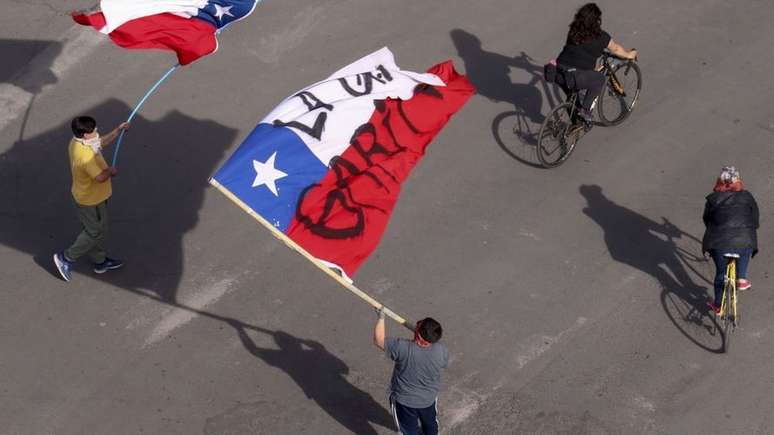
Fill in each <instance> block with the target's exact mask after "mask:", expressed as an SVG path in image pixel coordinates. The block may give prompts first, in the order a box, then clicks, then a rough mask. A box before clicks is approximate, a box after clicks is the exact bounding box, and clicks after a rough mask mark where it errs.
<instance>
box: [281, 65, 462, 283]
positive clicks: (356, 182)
mask: <svg viewBox="0 0 774 435" xmlns="http://www.w3.org/2000/svg"><path fill="white" fill-rule="evenodd" d="M428 72H430V73H433V74H436V75H437V76H439V77H440V78H441V79H442V80H443V81H444V82H445V83H446V86H445V87H433V86H429V85H420V86H419V87H417V89H416V90H415V93H414V96H413V98H411V99H409V100H406V101H401V100H391V99H388V100H386V101H380V102H378V104H377V110H376V111H375V112H374V114H373V115H372V117H371V119H370V120H369V122H368V123H367V124H365V125H363V126H362V127H360V128H359V129H358V131H357V132H355V135H354V136H353V138H352V142H351V145H350V147H349V148H347V150H346V151H345V152H344V153H343V154H342V155H341V156H340V158H339V159H338V160H337V161H335V162H333V163H332V164H331V170H330V171H329V172H328V174H327V175H326V176H325V178H323V180H322V181H321V182H320V183H319V184H316V185H314V186H311V187H310V189H309V190H308V191H307V192H306V194H305V195H303V196H302V197H301V199H300V200H299V207H298V209H297V213H296V218H295V219H294V220H293V222H291V224H290V226H289V227H288V229H287V234H288V236H290V238H292V239H293V240H294V241H295V242H296V243H298V244H299V245H301V246H302V247H304V249H306V250H307V251H308V252H309V253H311V254H312V255H314V256H315V257H317V258H320V259H322V260H326V261H328V262H331V263H334V264H336V265H338V266H340V267H342V268H343V269H344V271H345V272H346V273H347V274H348V275H350V276H352V275H353V274H354V273H355V271H356V270H357V269H358V267H360V265H361V264H362V263H363V261H365V260H366V258H368V256H369V255H370V254H371V253H372V252H373V251H374V249H376V246H377V245H378V244H379V241H380V240H381V238H382V235H383V234H384V231H385V230H386V228H387V223H388V221H389V219H390V215H391V213H392V210H393V208H394V206H395V203H396V201H397V200H398V195H399V194H400V185H401V183H402V182H403V181H405V180H406V179H407V178H408V176H409V173H410V172H411V170H412V169H413V168H414V166H415V165H416V164H417V163H418V162H419V160H420V159H421V158H422V157H423V156H424V153H425V148H426V147H427V145H428V144H429V143H430V141H432V140H433V138H434V137H435V136H436V135H437V134H438V133H439V132H440V131H441V129H442V128H443V127H444V126H445V125H446V123H447V122H448V120H449V118H451V116H452V115H453V114H454V113H455V112H457V111H458V110H459V109H460V108H461V107H462V106H463V105H464V104H465V102H466V101H467V100H468V98H470V96H471V95H473V94H474V93H475V88H474V87H473V85H471V84H470V82H469V81H468V80H467V79H466V78H465V76H462V75H460V74H458V73H457V72H456V71H455V70H454V65H453V64H452V63H451V61H448V62H445V63H442V64H440V65H436V66H434V67H433V68H431V69H430V70H429V71H428Z"/></svg>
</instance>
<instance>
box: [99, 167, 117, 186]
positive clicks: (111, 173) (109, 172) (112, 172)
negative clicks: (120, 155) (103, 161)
mask: <svg viewBox="0 0 774 435" xmlns="http://www.w3.org/2000/svg"><path fill="white" fill-rule="evenodd" d="M117 174H118V169H116V168H115V166H111V167H109V168H107V169H105V170H103V171H102V172H100V173H99V175H97V176H96V177H94V179H95V180H97V182H98V183H104V182H105V181H107V180H109V179H110V178H111V177H115V176H116V175H117Z"/></svg>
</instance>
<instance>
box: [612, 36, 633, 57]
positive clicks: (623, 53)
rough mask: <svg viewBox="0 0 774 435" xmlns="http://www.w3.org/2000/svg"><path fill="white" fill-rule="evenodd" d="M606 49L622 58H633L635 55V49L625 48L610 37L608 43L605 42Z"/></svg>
mask: <svg viewBox="0 0 774 435" xmlns="http://www.w3.org/2000/svg"><path fill="white" fill-rule="evenodd" d="M607 49H608V50H609V51H610V52H611V53H613V54H614V55H616V56H618V57H622V58H624V59H635V58H636V57H637V50H627V49H625V48H623V47H622V46H621V45H620V44H618V43H617V42H615V41H613V39H612V38H611V39H610V43H608V44H607Z"/></svg>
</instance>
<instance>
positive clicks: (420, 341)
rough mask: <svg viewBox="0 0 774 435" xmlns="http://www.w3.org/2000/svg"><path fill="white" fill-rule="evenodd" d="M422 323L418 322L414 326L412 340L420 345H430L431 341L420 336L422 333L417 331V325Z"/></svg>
mask: <svg viewBox="0 0 774 435" xmlns="http://www.w3.org/2000/svg"><path fill="white" fill-rule="evenodd" d="M420 325H422V323H418V324H417V327H416V328H414V341H415V342H416V343H417V344H418V345H419V346H420V347H427V346H430V345H431V344H432V343H430V342H429V341H427V340H425V339H424V338H422V335H421V334H420V333H419V326H420Z"/></svg>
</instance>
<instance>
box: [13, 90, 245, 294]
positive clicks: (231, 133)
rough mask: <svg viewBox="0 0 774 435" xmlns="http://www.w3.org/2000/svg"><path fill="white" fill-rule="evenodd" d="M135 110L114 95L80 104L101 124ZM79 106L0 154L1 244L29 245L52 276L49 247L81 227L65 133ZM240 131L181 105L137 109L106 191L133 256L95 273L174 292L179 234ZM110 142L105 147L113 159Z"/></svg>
mask: <svg viewBox="0 0 774 435" xmlns="http://www.w3.org/2000/svg"><path fill="white" fill-rule="evenodd" d="M129 111H130V107H128V106H127V105H126V104H125V103H123V102H121V101H118V100H109V101H107V102H105V103H102V104H100V105H98V106H95V107H93V108H91V109H89V110H86V111H84V112H83V114H91V115H93V116H94V117H95V118H96V119H97V122H98V123H99V125H100V127H102V129H103V131H104V130H106V129H108V128H112V127H113V126H115V125H117V124H118V123H120V122H121V121H122V120H123V119H125V117H126V115H127V114H128V113H129ZM80 114H82V113H69V114H67V115H65V116H63V120H62V123H61V124H60V125H57V126H55V127H53V128H52V129H50V130H48V131H46V132H44V133H42V134H40V135H38V136H35V137H32V138H29V139H27V140H23V141H22V140H20V141H17V142H16V143H14V144H13V146H12V147H11V148H10V149H9V150H8V151H7V152H5V153H3V154H1V155H0V185H2V186H3V189H0V244H3V245H5V246H8V247H10V248H13V249H16V250H18V251H21V252H24V253H27V254H30V255H31V256H33V258H34V260H35V261H36V262H37V263H38V264H39V265H41V267H43V268H44V269H45V270H47V271H49V272H50V273H51V274H52V275H53V276H56V277H58V274H56V272H55V270H54V267H53V265H52V263H51V255H52V254H53V253H54V252H55V251H57V250H61V249H64V248H65V247H67V246H68V245H69V244H70V243H72V241H73V240H74V238H75V236H76V235H77V234H78V231H79V223H78V221H77V219H76V217H75V211H74V209H73V205H72V199H71V198H72V196H71V194H70V184H71V179H70V170H69V166H68V160H67V143H68V142H69V140H70V138H71V137H72V133H71V132H70V120H71V119H72V117H73V116H77V115H80ZM236 135H237V131H236V130H235V129H232V128H229V127H226V126H224V125H221V124H218V123H216V122H213V121H206V120H200V119H195V118H192V117H189V116H186V115H184V114H182V113H180V112H177V111H172V112H169V113H167V114H166V115H165V116H164V117H163V118H162V119H160V120H158V121H150V120H147V119H145V118H142V117H140V116H138V117H136V118H135V120H134V122H133V123H132V128H131V130H130V131H129V133H128V134H127V135H126V136H125V138H124V143H123V145H122V149H121V153H120V156H119V159H118V164H117V166H118V168H119V174H118V177H116V178H115V179H114V180H113V196H112V197H111V198H110V199H109V201H108V202H109V210H110V229H109V231H108V250H109V252H112V253H114V255H117V256H119V257H120V258H123V259H124V260H126V262H127V266H126V267H125V268H124V269H123V270H121V272H120V273H115V274H106V275H104V276H103V275H98V276H96V278H97V279H104V280H105V281H108V282H110V283H111V284H113V285H116V286H118V287H120V288H123V289H125V290H130V291H133V292H135V293H137V292H140V293H143V292H145V291H151V292H153V293H154V294H156V295H158V297H159V299H161V300H163V301H166V302H175V300H176V294H177V290H178V287H179V284H180V280H181V277H182V273H183V260H184V257H183V256H184V253H183V237H184V236H185V234H186V233H187V232H189V231H191V230H192V229H193V228H195V227H196V225H197V223H198V212H199V209H200V208H201V207H202V204H203V201H204V192H205V189H206V188H207V186H208V185H207V180H208V178H209V176H210V175H212V173H213V171H214V169H215V165H216V164H217V163H218V162H219V161H220V160H221V159H222V157H223V155H224V153H225V152H226V150H227V149H228V147H229V146H230V145H231V144H232V143H233V141H234V140H235V138H236ZM113 146H115V145H113ZM113 146H111V147H110V148H108V149H107V150H106V152H105V158H106V160H108V163H109V162H110V160H111V158H112V151H113ZM76 271H80V272H83V273H84V274H89V275H91V269H90V267H89V264H88V260H87V259H85V258H84V259H82V260H81V261H79V262H78V263H77V264H76Z"/></svg>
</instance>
